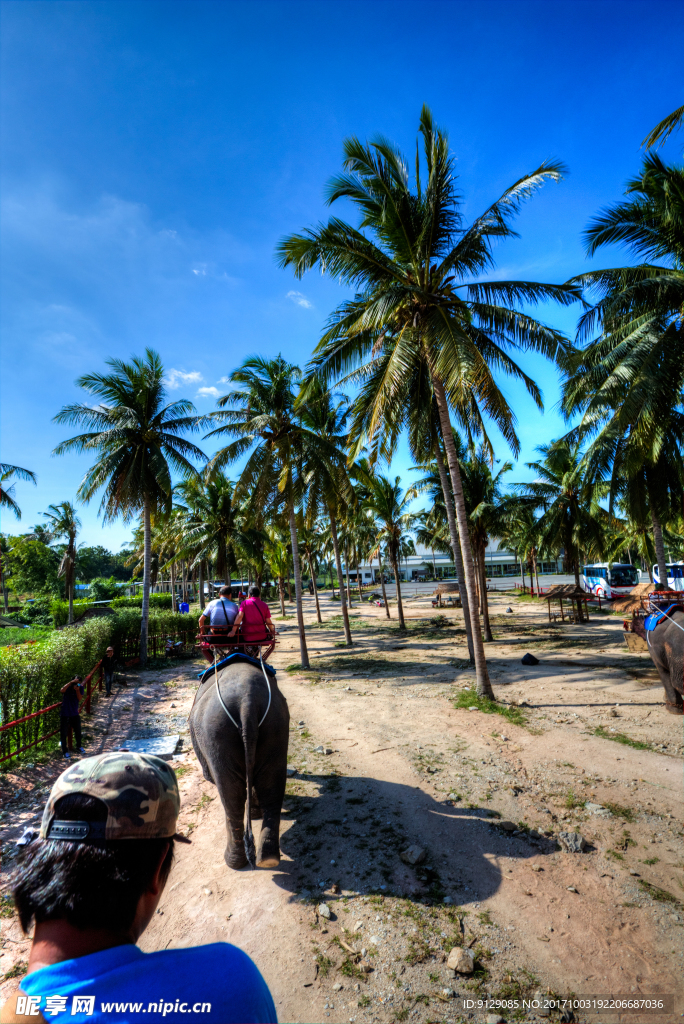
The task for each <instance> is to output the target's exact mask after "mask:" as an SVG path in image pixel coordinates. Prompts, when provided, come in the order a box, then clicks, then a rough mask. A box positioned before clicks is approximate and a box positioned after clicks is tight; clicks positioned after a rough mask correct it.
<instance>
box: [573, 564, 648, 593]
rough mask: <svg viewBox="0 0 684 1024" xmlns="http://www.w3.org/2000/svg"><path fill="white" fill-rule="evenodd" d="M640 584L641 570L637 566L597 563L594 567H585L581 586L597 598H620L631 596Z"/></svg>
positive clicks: (581, 577)
mask: <svg viewBox="0 0 684 1024" xmlns="http://www.w3.org/2000/svg"><path fill="white" fill-rule="evenodd" d="M638 582H639V570H638V569H637V567H636V566H635V565H629V563H628V564H626V565H623V564H618V563H616V562H613V564H612V565H611V566H610V567H609V566H608V563H607V562H596V563H595V564H594V565H583V566H582V575H581V576H580V586H581V587H582V590H586V591H587V592H588V593H590V594H594V595H595V596H596V597H601V598H607V599H608V600H610V599H611V598H613V597H620V596H621V595H622V594H629V592H630V590H632V588H633V587H636V585H637V583H638Z"/></svg>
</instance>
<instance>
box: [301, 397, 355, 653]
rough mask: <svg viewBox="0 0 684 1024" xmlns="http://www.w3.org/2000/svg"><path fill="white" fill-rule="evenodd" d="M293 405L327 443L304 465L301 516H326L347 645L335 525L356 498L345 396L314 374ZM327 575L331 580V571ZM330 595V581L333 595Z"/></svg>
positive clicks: (310, 520)
mask: <svg viewBox="0 0 684 1024" xmlns="http://www.w3.org/2000/svg"><path fill="white" fill-rule="evenodd" d="M297 408H298V412H299V415H300V417H301V420H302V424H303V425H304V426H305V427H306V428H307V429H308V430H310V431H312V432H313V433H314V434H316V435H317V436H318V437H319V438H320V439H321V441H322V442H324V444H325V445H326V446H327V449H326V450H327V452H328V456H327V457H325V458H322V459H318V460H317V461H316V462H314V463H312V464H311V465H310V466H309V467H308V471H307V475H306V514H305V518H306V522H307V523H308V524H309V525H312V524H313V523H314V522H316V520H317V519H318V518H319V516H321V515H323V514H325V515H327V517H328V522H329V524H330V542H331V545H332V549H333V557H334V560H335V569H336V571H337V581H338V584H339V587H340V605H341V606H342V622H343V626H344V638H345V643H346V644H347V646H351V644H352V635H351V627H350V624H349V610H348V601H347V589H346V588H345V585H344V582H343V577H342V556H341V551H340V538H339V534H338V529H337V527H338V523H339V522H340V521H341V520H342V519H343V518H344V516H345V515H346V514H347V510H348V508H349V505H350V504H353V503H354V501H355V500H356V496H355V491H354V489H353V487H352V485H351V481H350V479H349V472H348V469H347V460H346V456H345V448H346V441H347V436H346V424H347V417H348V414H349V403H348V402H347V400H346V398H342V397H340V396H335V395H333V394H332V393H331V392H330V391H329V390H328V389H327V388H323V387H321V385H320V381H318V380H317V379H316V378H314V379H312V380H310V381H308V382H307V384H306V386H305V387H304V388H303V389H302V393H301V398H300V401H299V403H298V407H297ZM330 579H331V582H332V574H331V576H330ZM334 596H335V586H334V584H333V598H334Z"/></svg>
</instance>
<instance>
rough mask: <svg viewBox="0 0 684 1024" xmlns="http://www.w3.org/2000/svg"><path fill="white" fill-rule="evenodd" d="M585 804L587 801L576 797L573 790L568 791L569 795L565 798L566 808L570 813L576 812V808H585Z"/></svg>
mask: <svg viewBox="0 0 684 1024" xmlns="http://www.w3.org/2000/svg"><path fill="white" fill-rule="evenodd" d="M585 803H586V800H580V798H579V797H576V796H575V794H574V793H573V791H572V790H571V789H570V790H568V795H567V796H566V798H565V806H566V807H567V808H568V810H569V811H572V810H574V808H575V807H584V805H585Z"/></svg>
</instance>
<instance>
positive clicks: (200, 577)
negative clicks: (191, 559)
mask: <svg viewBox="0 0 684 1024" xmlns="http://www.w3.org/2000/svg"><path fill="white" fill-rule="evenodd" d="M197 578H198V579H197V582H198V585H199V606H200V611H204V559H203V558H200V562H199V566H198V571H197Z"/></svg>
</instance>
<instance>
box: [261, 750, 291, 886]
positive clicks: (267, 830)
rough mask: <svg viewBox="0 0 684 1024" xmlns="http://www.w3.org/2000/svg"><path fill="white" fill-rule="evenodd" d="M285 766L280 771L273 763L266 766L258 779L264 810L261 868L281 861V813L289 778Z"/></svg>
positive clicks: (273, 865)
mask: <svg viewBox="0 0 684 1024" xmlns="http://www.w3.org/2000/svg"><path fill="white" fill-rule="evenodd" d="M285 767H286V766H283V770H282V771H280V770H278V769H275V768H274V767H273V766H272V765H268V766H265V769H264V770H262V771H261V772H260V773H259V777H258V778H257V779H256V789H257V791H258V793H259V803H260V806H261V809H262V811H263V820H262V822H261V832H260V834H259V845H258V850H257V864H258V865H259V867H261V868H275V867H277V866H278V864H279V863H280V813H281V810H282V806H283V800H284V798H285V781H286V779H287V773H286V771H285Z"/></svg>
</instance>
